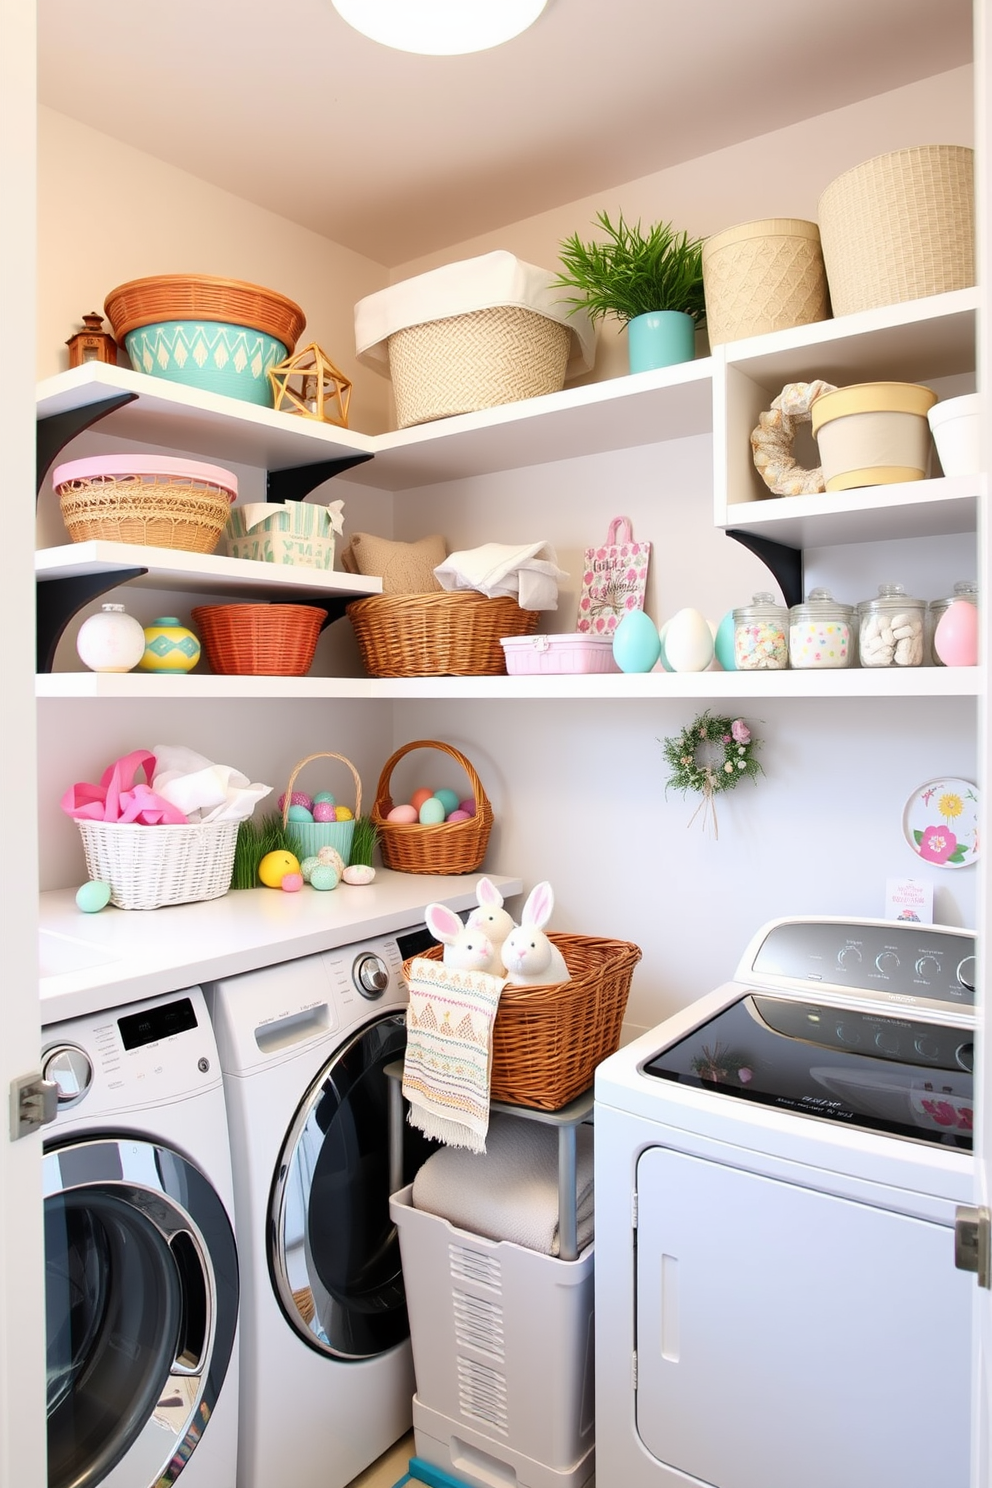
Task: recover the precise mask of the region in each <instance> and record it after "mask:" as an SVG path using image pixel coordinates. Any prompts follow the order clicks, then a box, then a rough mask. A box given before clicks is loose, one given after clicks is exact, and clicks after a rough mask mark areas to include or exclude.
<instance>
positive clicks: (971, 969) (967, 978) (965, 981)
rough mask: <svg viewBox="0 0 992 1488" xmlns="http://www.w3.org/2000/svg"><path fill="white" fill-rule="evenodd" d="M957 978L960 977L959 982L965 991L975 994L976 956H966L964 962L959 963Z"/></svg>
mask: <svg viewBox="0 0 992 1488" xmlns="http://www.w3.org/2000/svg"><path fill="white" fill-rule="evenodd" d="M957 977H958V981H959V982H960V983H961V985H962V987H964V989H965V990H966V991H967V992H974V990H975V958H974V956H965V958H964V960H963V961H959V962H958V971H957Z"/></svg>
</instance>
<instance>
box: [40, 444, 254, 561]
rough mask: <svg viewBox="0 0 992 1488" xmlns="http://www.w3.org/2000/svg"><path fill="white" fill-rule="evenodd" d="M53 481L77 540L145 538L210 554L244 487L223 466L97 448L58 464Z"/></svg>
mask: <svg viewBox="0 0 992 1488" xmlns="http://www.w3.org/2000/svg"><path fill="white" fill-rule="evenodd" d="M52 483H53V486H54V489H55V494H56V496H57V497H58V500H59V509H60V511H61V513H62V520H63V522H64V523H65V526H66V531H67V532H68V534H69V536H70V537H71V538H72V540H73V542H89V541H90V539H94V538H98V539H101V540H103V541H104V542H122V543H139V544H142V545H145V546H148V547H152V548H179V549H182V550H183V551H185V552H187V553H212V552H213V551H214V549H215V548H216V546H217V544H218V542H219V541H220V535H221V533H222V532H223V531H224V528H225V526H226V525H227V521H228V518H229V516H230V512H231V502H232V501H233V500H234V498H235V497H236V496H237V494H238V483H237V479H236V477H235V476H234V475H233V474H232V473H231V472H230V471H225V470H222V469H221V467H220V466H207V465H195V464H192V463H191V462H190V461H187V460H177V459H171V458H169V457H166V456H159V457H157V458H152V459H135V460H131V461H130V462H129V460H128V459H127V458H125V457H122V456H116V455H112V456H104V455H98V456H95V457H93V458H91V459H87V460H73V461H70V462H69V463H68V464H65V465H59V466H58V467H57V469H56V470H55V471H54V472H53V475H52Z"/></svg>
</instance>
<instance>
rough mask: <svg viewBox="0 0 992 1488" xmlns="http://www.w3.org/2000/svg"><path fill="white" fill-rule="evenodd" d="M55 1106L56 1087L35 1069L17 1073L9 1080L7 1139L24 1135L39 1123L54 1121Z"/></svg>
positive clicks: (56, 1099) (56, 1108)
mask: <svg viewBox="0 0 992 1488" xmlns="http://www.w3.org/2000/svg"><path fill="white" fill-rule="evenodd" d="M58 1109H59V1087H58V1086H57V1085H56V1083H55V1081H54V1080H45V1079H43V1078H42V1076H41V1072H40V1071H39V1070H35V1072H34V1073H33V1074H31V1075H18V1077H17V1079H16V1080H11V1082H10V1140H11V1141H12V1142H17V1141H19V1140H20V1138H21V1137H28V1136H30V1135H31V1133H32V1132H35V1131H37V1130H38V1128H39V1127H40V1126H47V1124H48V1122H49V1121H54V1120H55V1117H56V1116H57V1115H58Z"/></svg>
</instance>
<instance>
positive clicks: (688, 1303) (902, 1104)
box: [595, 917, 975, 1488]
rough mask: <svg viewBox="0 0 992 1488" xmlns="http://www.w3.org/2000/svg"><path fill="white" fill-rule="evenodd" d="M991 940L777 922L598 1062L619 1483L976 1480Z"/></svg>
mask: <svg viewBox="0 0 992 1488" xmlns="http://www.w3.org/2000/svg"><path fill="white" fill-rule="evenodd" d="M974 986H975V944H974V937H973V936H972V934H971V933H970V932H967V931H963V930H956V929H951V928H948V927H944V926H932V925H915V924H900V923H896V922H892V921H877V920H845V919H827V918H820V917H817V918H809V919H790V920H777V921H773V922H771V923H770V924H769V925H766V926H765V927H764V928H763V929H762V930H761V931H760V932H759V933H758V934H757V935H756V936H755V937H754V939H753V940H752V942H751V944H750V945H749V946H748V948H747V950H746V951H745V953H744V955H743V957H742V958H741V961H740V964H739V966H738V968H737V972H736V977H735V980H734V981H732V982H729V983H727V984H725V985H724V986H722V987H720V988H718V989H717V990H716V991H714V992H712V993H710V994H708V995H707V996H705V997H703V998H702V999H701V1000H700V1001H699V1002H697V1003H695V1004H693V1005H692V1006H691V1007H689V1008H687V1009H685V1010H684V1011H683V1012H681V1013H678V1014H677V1015H676V1016H675V1017H673V1018H670V1019H668V1020H667V1021H666V1022H664V1023H662V1024H661V1025H660V1026H659V1027H657V1028H655V1029H653V1030H652V1031H651V1032H649V1033H647V1034H645V1035H643V1036H642V1037H641V1038H639V1039H637V1040H635V1041H634V1042H632V1043H631V1044H628V1045H627V1046H626V1047H625V1048H623V1049H621V1050H619V1051H618V1052H617V1053H615V1054H613V1055H611V1056H610V1057H609V1058H608V1059H606V1060H605V1061H604V1062H603V1063H602V1064H601V1065H600V1066H599V1069H598V1070H597V1073H596V1084H595V1121H596V1159H595V1162H596V1173H595V1182H596V1250H597V1255H596V1458H597V1464H596V1465H597V1481H598V1482H599V1483H600V1484H601V1485H602V1488H663V1485H664V1488H674V1485H676V1484H678V1485H683V1488H684V1485H688V1484H693V1485H696V1484H699V1483H705V1484H707V1485H712V1488H796V1485H797V1484H802V1488H881V1485H889V1484H891V1485H896V1484H898V1485H899V1488H933V1484H935V1483H939V1484H940V1485H941V1488H967V1484H968V1481H969V1433H970V1408H969V1407H970V1332H971V1308H972V1297H973V1288H974V1278H973V1277H970V1276H968V1275H966V1274H965V1273H963V1272H961V1271H957V1270H955V1266H954V1254H955V1247H954V1220H955V1210H956V1206H957V1205H959V1204H970V1203H972V1202H973V1201H974V1200H973V1193H974V1172H973V1160H972V1153H971V1142H972V1138H971V1127H972V1079H973V1077H972V1065H973V1043H972V1040H973V1036H974V1025H975V1015H974V1007H973V1000H974Z"/></svg>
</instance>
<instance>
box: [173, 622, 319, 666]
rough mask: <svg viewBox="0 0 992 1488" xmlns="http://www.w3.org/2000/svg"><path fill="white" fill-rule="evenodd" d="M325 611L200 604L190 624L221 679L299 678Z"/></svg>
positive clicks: (314, 647)
mask: <svg viewBox="0 0 992 1488" xmlns="http://www.w3.org/2000/svg"><path fill="white" fill-rule="evenodd" d="M326 619H327V611H326V610H321V609H318V608H317V607H316V606H315V605H296V604H229V605H198V606H197V607H196V608H195V609H194V610H193V624H194V625H195V626H196V629H197V633H198V635H199V637H200V640H201V641H202V642H203V646H204V650H205V651H206V653H207V660H208V661H209V662H210V665H211V667H212V668H213V670H214V671H215V672H218V673H220V674H221V675H222V676H251V677H302V676H305V674H306V673H307V672H308V671H309V670H310V665H311V662H312V661H313V653H314V651H315V650H316V649H317V637H318V636H319V635H320V628H321V626H322V625H323V623H324V621H325V620H326Z"/></svg>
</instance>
